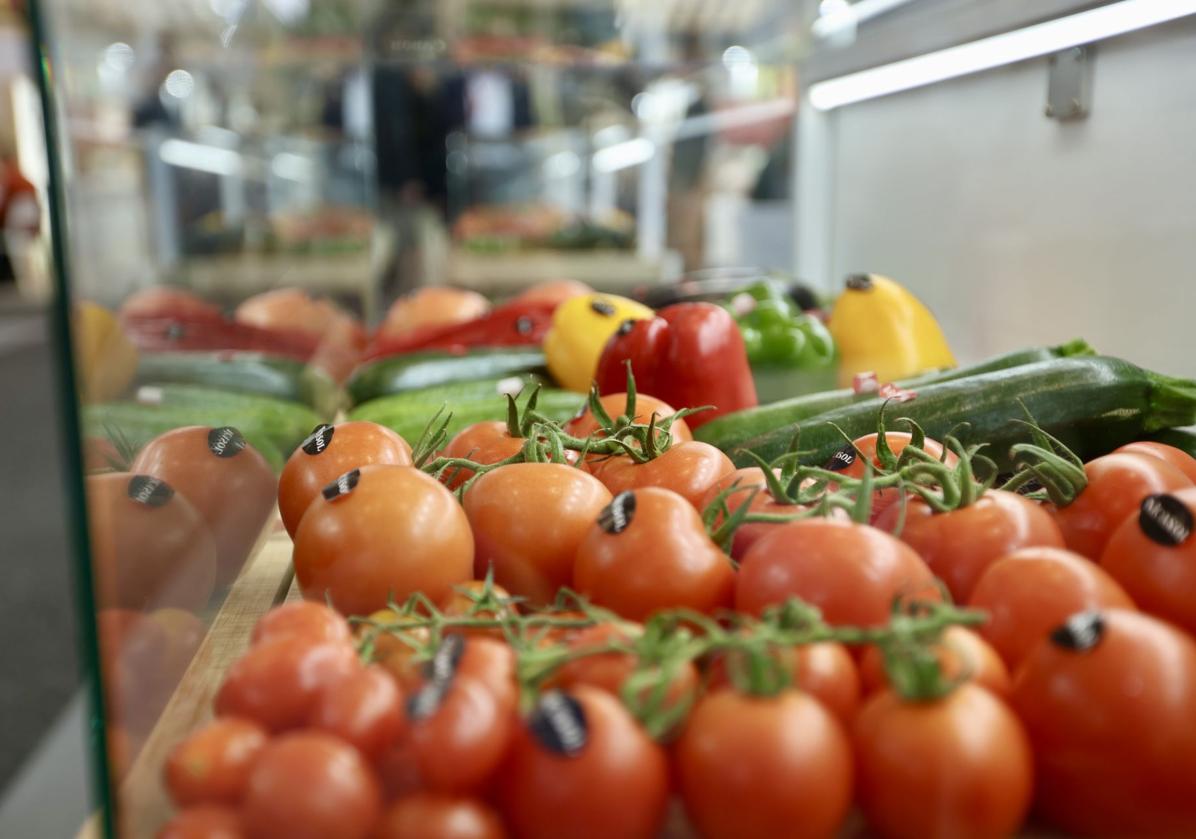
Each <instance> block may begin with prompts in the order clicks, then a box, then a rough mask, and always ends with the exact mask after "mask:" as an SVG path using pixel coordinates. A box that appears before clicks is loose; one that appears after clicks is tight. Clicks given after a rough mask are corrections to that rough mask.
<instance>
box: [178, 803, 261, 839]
mask: <svg viewBox="0 0 1196 839" xmlns="http://www.w3.org/2000/svg"><path fill="white" fill-rule="evenodd" d="M157 839H245V827H244V824H243V823H242V821H241V814H240V813H238V812H237V810H236V809H234V808H232V807H221V806H217V805H214V804H204V805H201V806H199V807H188V808H187V809H185V810H180V811H179V812H178V813H176V814H175V816H174V818H172V819H171V820H170V821H168V822H167V823H166V824H164V825H163V826H162V829H161V830H160V831H158V836H157Z"/></svg>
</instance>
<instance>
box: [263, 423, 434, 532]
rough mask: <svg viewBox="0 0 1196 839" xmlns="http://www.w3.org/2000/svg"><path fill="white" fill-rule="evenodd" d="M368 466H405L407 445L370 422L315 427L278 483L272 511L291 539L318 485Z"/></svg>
mask: <svg viewBox="0 0 1196 839" xmlns="http://www.w3.org/2000/svg"><path fill="white" fill-rule="evenodd" d="M374 465H386V466H410V465H411V446H409V445H407V441H406V440H404V439H403V438H402V437H400V436H399V435H398V434H395V433H394V432H393V431H391V430H390V429H389V428H387V427H386V426H384V425H378V424H377V423H375V422H364V421H357V422H342V423H338V424H337V425H319V426H316V428H315V430H314V431H313V432H312V433H311V435H310V436H309V437H308V438H307V440H305V441H304V442H303V444H302V445H301V446H299V448H297V449H295V451H294V453H293V454H292V455H291V456H290V458H289V459H288V460H287V463H286V466H284V467H283V469H282V475H281V476H280V477H279V479H278V511H279V513H281V514H282V523H283V525H285V526H286V529H287V533H289V534H290V535H291V538H294V536H295V532H296V531H297V530H298V529H299V522H300V521H302V519H303V514H304V513H305V512H307V508H308V506H310V505H311V503H312V502H313V501H315V500H316V499H317V498H318V497H319V495H320V492H321V491H322V490H323V489H324V487H326V486H328V485H329V484H330V483H332V482H333V481H335V480H336V479H337V478H339V477H340V476H341V475H343V474H345V473H346V472H348V471H350V470H351V469H360V468H361V467H363V466H374Z"/></svg>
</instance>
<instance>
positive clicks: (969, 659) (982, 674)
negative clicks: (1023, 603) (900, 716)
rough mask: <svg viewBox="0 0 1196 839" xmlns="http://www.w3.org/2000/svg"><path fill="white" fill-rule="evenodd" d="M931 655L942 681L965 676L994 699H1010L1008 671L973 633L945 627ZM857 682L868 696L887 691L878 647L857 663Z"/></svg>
mask: <svg viewBox="0 0 1196 839" xmlns="http://www.w3.org/2000/svg"><path fill="white" fill-rule="evenodd" d="M934 654H935V657H936V658H937V659H938V662H939V667H940V668H941V670H942V673H943V677H944V678H946V679H959V678H962V677H963V676H965V675H966V676H967V679H968V680H969V681H972V682H975V683H976V684H978V685H980V686H981V687H982V688H985V689H987V690H988V691H989V692H990V693H992V694H993V695H994V696H996V697H999V698H1001V699H1004V698H1006V697H1008V696H1009V690H1010V683H1011V680H1010V677H1009V669H1008V668H1007V667H1006V666H1005V662H1003V661H1002V660H1001V657H1000V656H999V655H998V654H997V651H996V650H995V649H993V647H992V645H990V644H989V643H987V642H986V641H985V640H984V639H983V638H981V637H980V636H979V635H977V634H976V633H975V632H973V631H972V630H970V629H967V628H965V627H962V626H949V627H947V628H946V629H945V630H944V631H943V634H942V637H941V638H940V639H939V643H937V644H936V645H935V646H934ZM860 679H861V681H863V683H864V692H865V693H867V694H872V693H876V692H877V691H880V690H884V689H885V688H887V687H889V676H888V674H887V673H886V672H885V662H884V656H883V655H881V652H880V648H879V647H876V646H871V647H869V648H868V650H867V652H865V653H864V657H863V658H862V659H861V660H860Z"/></svg>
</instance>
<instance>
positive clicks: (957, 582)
mask: <svg viewBox="0 0 1196 839" xmlns="http://www.w3.org/2000/svg"><path fill="white" fill-rule="evenodd" d="M901 514H902V510H901V506H900V505H897V504H894V505H892V506H890V507H889V508H888V509H887V510H885V512H884V513H882V514H881V515H880V518H879V519H877V521H876V526H877V527H879V528H880V529H881V530H886V531H889V532H892V531H893V530H894V529H895V528H896V526H897V523H898V521H900V518H901ZM904 514H905V526H904V527H903V528H902V530H901V535H900V538H901V541H902V542H905V543H906V544H907V545H909V546H910V547H911V548H913V549H914V550H915V551H917V552H918V555H919V556H921V557H922V559H923V560H924V561H925V562H926V564H927V565H929V566H930V570H931V571H933V572H934V573H935V574H936V575H937V576H938V577H939V578H940V579H942V581H943V582H944V583H946V584H947V588H948V589H949V590H950V592H951V596H952V597H954V598H955V599H956V600H958V601H965V600H967V599H968V596H969V595H971V593H972V588H973V587H975V585H976V580H978V579H979V578H980V575H981V574H983V573H984V569H985V568H987V567H988V566H989V565H990V564H991V563H992V562H994V561H996V560H997V559H999V558H1000V557H1002V556H1005V554H1008V553H1011V552H1012V551H1016V550H1018V549H1019V548H1030V547H1051V548H1062V547H1063V534H1061V533H1060V532H1059V527H1058V526H1057V525H1056V524H1055V522H1054V521H1052V519H1051V515H1050V513H1048V512H1047V511H1046V510H1045V509H1044V508H1043V507H1042V506H1041V505H1040V504H1038V503H1037V502H1035V501H1031V500H1030V499H1028V498H1025V497H1023V496H1021V495H1018V494H1017V493H1014V492H1003V491H1001V490H995V489H990V490H988V491H987V492H985V493H984V494H983V495H982V496H980V498H978V499H977V500H976V501H975V502H973V503H972V504H969V505H968V506H966V507H960V508H959V509H957V510H951V511H950V512H946V513H936V512H935V511H934V510H933V509H932V508H931V507H930V506H929V505H928V504H927V503H926V502H925V501H922V500H921V499H917V500H914V501H911V502H910V503H909V504H908V505H907V506H906V508H905V511H904Z"/></svg>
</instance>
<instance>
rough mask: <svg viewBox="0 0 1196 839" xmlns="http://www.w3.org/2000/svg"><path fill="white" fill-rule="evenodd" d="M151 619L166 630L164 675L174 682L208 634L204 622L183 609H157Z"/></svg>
mask: <svg viewBox="0 0 1196 839" xmlns="http://www.w3.org/2000/svg"><path fill="white" fill-rule="evenodd" d="M148 617H149V619H150V620H151V621H153V622H154V623H156V624H158V625H159V626H161V627H162V628H163V629H164V630H165V631H166V660H165V662H164V663H163V670H162V675H163V676H164V677H165V679H166V680H167V681H169V682H171V686H172V687H173V683H174V682H175V681H177V680H178V678H179V677H181V676H182V675H183V672H184V671H185V670H186V669H187V668H188V667H189V666H190V664H191V659H192V658H194V657H195V653H196V651H197V650H198V649H199V646H200V644H202V643H203V639H204V636H205V635H206V634H207V627H206V626H205V625H204V622H203V621H202V620H200V619H199V618H197V617H196V616H195V615H193V614H191V613H190V612H187V611H184V610H183V609H169V608H168V609H155V610H154V611H152V612H150V613H149V616H148Z"/></svg>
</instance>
